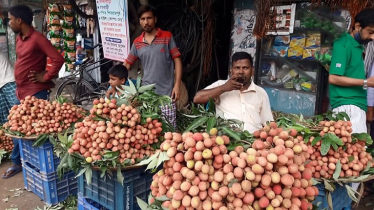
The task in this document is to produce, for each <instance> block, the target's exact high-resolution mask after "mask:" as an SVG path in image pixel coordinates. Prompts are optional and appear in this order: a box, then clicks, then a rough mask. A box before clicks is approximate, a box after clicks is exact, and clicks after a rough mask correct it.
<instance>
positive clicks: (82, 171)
mask: <svg viewBox="0 0 374 210" xmlns="http://www.w3.org/2000/svg"><path fill="white" fill-rule="evenodd" d="M86 170H87V168H82V169H81V170H80V171H79V173H78V174H77V175H76V176H75V178H78V177H80V176H82V174H84V172H86Z"/></svg>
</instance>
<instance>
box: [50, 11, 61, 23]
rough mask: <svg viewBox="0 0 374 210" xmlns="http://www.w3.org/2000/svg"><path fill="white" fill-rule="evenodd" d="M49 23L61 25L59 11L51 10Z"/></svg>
mask: <svg viewBox="0 0 374 210" xmlns="http://www.w3.org/2000/svg"><path fill="white" fill-rule="evenodd" d="M49 24H50V25H60V16H59V13H56V12H53V13H52V12H51V13H50V14H49Z"/></svg>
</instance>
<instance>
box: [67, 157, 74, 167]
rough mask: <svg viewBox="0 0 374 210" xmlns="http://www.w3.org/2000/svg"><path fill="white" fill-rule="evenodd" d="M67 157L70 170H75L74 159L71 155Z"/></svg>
mask: <svg viewBox="0 0 374 210" xmlns="http://www.w3.org/2000/svg"><path fill="white" fill-rule="evenodd" d="M66 155H67V156H68V165H69V168H73V158H72V157H71V155H70V154H69V153H66Z"/></svg>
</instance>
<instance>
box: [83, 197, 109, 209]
mask: <svg viewBox="0 0 374 210" xmlns="http://www.w3.org/2000/svg"><path fill="white" fill-rule="evenodd" d="M78 210H107V209H106V208H104V207H103V206H101V205H100V204H98V203H96V202H95V201H92V200H90V199H87V198H85V197H84V196H83V195H82V193H78Z"/></svg>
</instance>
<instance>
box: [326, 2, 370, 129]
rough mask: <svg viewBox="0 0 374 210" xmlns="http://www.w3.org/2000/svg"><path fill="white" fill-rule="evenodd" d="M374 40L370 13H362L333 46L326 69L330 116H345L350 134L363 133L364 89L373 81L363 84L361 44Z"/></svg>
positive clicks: (364, 118)
mask: <svg viewBox="0 0 374 210" xmlns="http://www.w3.org/2000/svg"><path fill="white" fill-rule="evenodd" d="M373 39H374V9H365V10H363V11H361V12H360V13H359V14H357V16H356V17H355V24H354V26H353V30H352V32H350V33H347V34H344V35H343V36H342V37H340V38H339V39H338V40H336V41H335V42H334V47H333V55H332V60H331V66H330V75H329V83H330V86H329V90H330V102H331V107H332V109H333V112H346V113H347V114H348V116H349V117H350V120H351V122H352V130H353V133H366V132H367V128H366V111H367V91H366V89H367V87H374V77H370V78H368V79H367V80H366V72H365V66H364V59H363V53H364V47H363V45H364V44H367V43H368V42H370V41H372V40H373Z"/></svg>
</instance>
